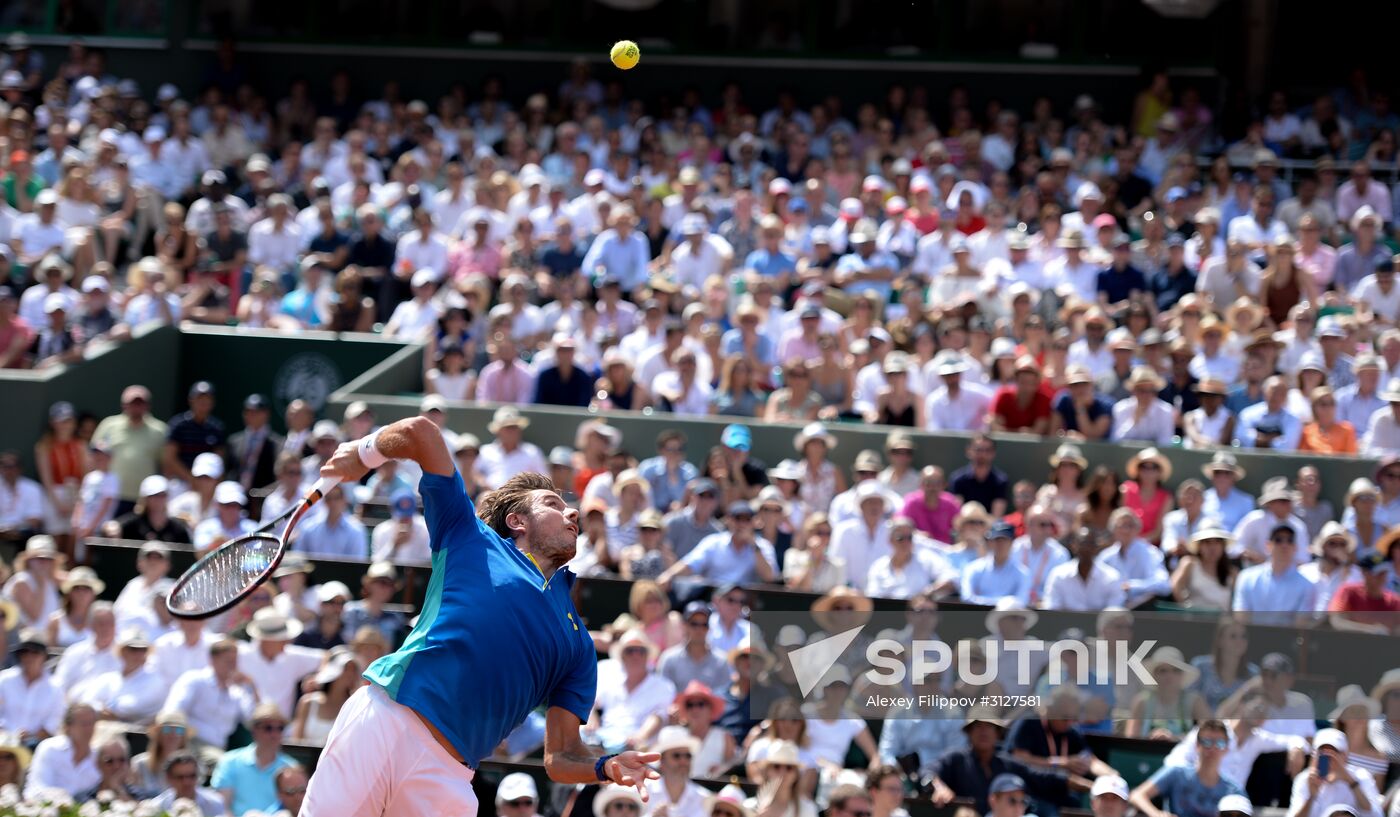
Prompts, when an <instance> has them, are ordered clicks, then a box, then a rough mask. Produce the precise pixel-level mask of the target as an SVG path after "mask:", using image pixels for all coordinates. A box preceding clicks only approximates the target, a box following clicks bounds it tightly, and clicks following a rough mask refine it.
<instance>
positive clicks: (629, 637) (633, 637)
mask: <svg viewBox="0 0 1400 817" xmlns="http://www.w3.org/2000/svg"><path fill="white" fill-rule="evenodd" d="M628 647H645V648H646V651H647V661H648V662H651V661H655V660H656V656H657V654H658V653H659V650H657V649H656V645H655V644H653V643H652V641H651V639H650V638H647V637H646V635H645V634H643V633H642V631H641V630H628V631H627V632H625V633H623V634H622V637H621V638H619V639H618V640H617V641H615V642H613V645H612V646H611V647H610V648H608V657H610V658H612V660H614V661H621V660H622V652H623V650H626V649H627V648H628Z"/></svg>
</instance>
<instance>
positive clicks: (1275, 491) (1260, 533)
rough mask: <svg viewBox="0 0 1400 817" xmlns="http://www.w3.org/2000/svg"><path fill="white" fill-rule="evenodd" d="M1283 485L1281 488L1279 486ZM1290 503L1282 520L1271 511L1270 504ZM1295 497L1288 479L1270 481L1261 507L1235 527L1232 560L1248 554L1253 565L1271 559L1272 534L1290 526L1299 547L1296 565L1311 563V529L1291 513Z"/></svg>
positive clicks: (1262, 498)
mask: <svg viewBox="0 0 1400 817" xmlns="http://www.w3.org/2000/svg"><path fill="white" fill-rule="evenodd" d="M1280 483H1281V484H1280ZM1275 501H1277V502H1280V504H1282V502H1284V501H1287V502H1289V503H1290V504H1289V506H1288V508H1289V512H1286V513H1285V515H1284V516H1283V518H1281V519H1280V518H1279V517H1278V515H1276V514H1275V513H1274V512H1273V510H1271V509H1270V508H1268V507H1267V506H1268V504H1269V503H1270V502H1275ZM1291 503H1292V494H1291V493H1289V491H1288V483H1287V480H1286V479H1285V478H1275V479H1271V480H1269V483H1268V484H1266V485H1265V486H1264V491H1263V493H1261V494H1260V496H1259V505H1260V507H1258V508H1255V509H1254V510H1252V511H1250V512H1249V513H1247V514H1245V515H1244V518H1243V519H1241V520H1240V523H1239V524H1238V525H1236V526H1235V543H1234V544H1233V545H1231V546H1230V551H1229V553H1230V556H1231V557H1233V558H1239V557H1240V556H1242V555H1244V554H1246V553H1249V554H1253V557H1254V558H1253V560H1252V561H1254V562H1261V561H1264V560H1266V559H1268V558H1269V533H1270V532H1271V531H1273V529H1274V528H1276V527H1278V526H1279V525H1287V526H1288V527H1290V528H1292V529H1293V537H1294V541H1296V542H1298V543H1299V545H1298V547H1297V548H1296V550H1297V553H1296V555H1295V556H1294V561H1296V562H1297V563H1298V564H1300V565H1301V564H1303V563H1305V562H1308V561H1310V560H1311V559H1312V554H1310V553H1309V552H1308V548H1307V547H1306V543H1307V542H1309V541H1310V540H1311V538H1312V537H1311V536H1309V535H1308V526H1307V524H1305V523H1304V522H1303V520H1301V519H1299V518H1298V517H1296V516H1294V515H1293V514H1292V513H1291V509H1292V504H1291Z"/></svg>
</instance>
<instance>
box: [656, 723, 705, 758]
mask: <svg viewBox="0 0 1400 817" xmlns="http://www.w3.org/2000/svg"><path fill="white" fill-rule="evenodd" d="M676 749H684V750H686V751H687V752H690V754H691V755H692V756H694V755H698V754H700V741H698V740H696V739H695V736H694V735H692V734H690V730H689V729H686V728H685V727H684V726H663V727H662V728H661V730H660V731H659V732H657V733H656V741H655V742H654V743H652V745H651V751H653V752H656V753H657V754H662V755H664V754H666V753H667V752H671V751H675V750H676Z"/></svg>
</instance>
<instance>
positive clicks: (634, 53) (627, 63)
mask: <svg viewBox="0 0 1400 817" xmlns="http://www.w3.org/2000/svg"><path fill="white" fill-rule="evenodd" d="M608 56H610V57H611V58H612V64H613V65H616V66H617V67H618V68H621V69H622V70H624V71H626V70H629V69H631V68H633V67H634V66H636V64H637V61H638V60H640V59H641V58H642V51H641V49H639V48H637V44H636V43H634V42H632V41H631V40H618V41H617V42H616V43H613V47H612V51H611V52H609V54H608Z"/></svg>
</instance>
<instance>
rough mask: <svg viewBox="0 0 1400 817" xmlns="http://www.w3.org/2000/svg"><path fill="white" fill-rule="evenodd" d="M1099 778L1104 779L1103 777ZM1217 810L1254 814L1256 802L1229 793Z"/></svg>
mask: <svg viewBox="0 0 1400 817" xmlns="http://www.w3.org/2000/svg"><path fill="white" fill-rule="evenodd" d="M1099 779H1100V780H1102V779H1103V778H1099ZM1094 785H1095V786H1097V785H1098V783H1097V782H1095V784H1094ZM1215 810H1216V812H1217V813H1219V814H1225V813H1226V812H1231V811H1236V812H1239V813H1240V814H1251V815H1252V814H1254V804H1253V803H1251V802H1249V798H1248V797H1245V796H1244V795H1243V794H1227V795H1225V796H1224V797H1222V798H1220V803H1219V804H1218V805H1217V806H1216V807H1215Z"/></svg>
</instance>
